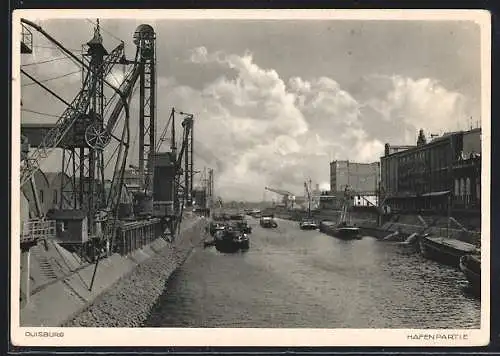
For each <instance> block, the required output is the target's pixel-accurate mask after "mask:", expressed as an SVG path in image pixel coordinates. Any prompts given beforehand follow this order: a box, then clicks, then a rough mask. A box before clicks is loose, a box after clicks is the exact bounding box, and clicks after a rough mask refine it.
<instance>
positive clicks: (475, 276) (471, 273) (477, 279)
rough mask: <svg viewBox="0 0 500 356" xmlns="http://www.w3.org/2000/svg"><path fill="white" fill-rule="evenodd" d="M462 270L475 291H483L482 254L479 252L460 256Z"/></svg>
mask: <svg viewBox="0 0 500 356" xmlns="http://www.w3.org/2000/svg"><path fill="white" fill-rule="evenodd" d="M460 270H461V271H462V272H463V273H464V275H465V277H466V278H467V281H469V285H470V286H471V287H472V288H473V289H474V290H475V291H481V256H480V255H479V254H474V255H465V256H462V257H460Z"/></svg>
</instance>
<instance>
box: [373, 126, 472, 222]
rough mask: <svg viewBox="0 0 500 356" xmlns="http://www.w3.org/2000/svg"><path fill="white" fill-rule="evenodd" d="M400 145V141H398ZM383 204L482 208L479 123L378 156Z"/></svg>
mask: <svg viewBox="0 0 500 356" xmlns="http://www.w3.org/2000/svg"><path fill="white" fill-rule="evenodd" d="M397 147H399V146H397ZM381 165H382V184H381V185H382V187H381V188H382V192H383V199H384V205H387V206H389V207H390V208H391V210H392V211H426V210H427V211H434V212H436V211H438V212H440V213H443V214H446V213H447V210H448V205H449V203H450V200H449V198H451V207H452V210H453V211H454V212H458V211H461V212H468V213H476V214H477V213H480V204H481V129H480V128H476V129H472V130H469V131H458V132H450V133H446V134H444V135H443V136H440V137H436V138H434V139H432V140H431V141H430V142H426V140H422V141H421V142H418V144H417V146H413V147H404V149H400V150H394V149H393V146H391V145H389V144H386V149H385V155H384V156H383V157H381Z"/></svg>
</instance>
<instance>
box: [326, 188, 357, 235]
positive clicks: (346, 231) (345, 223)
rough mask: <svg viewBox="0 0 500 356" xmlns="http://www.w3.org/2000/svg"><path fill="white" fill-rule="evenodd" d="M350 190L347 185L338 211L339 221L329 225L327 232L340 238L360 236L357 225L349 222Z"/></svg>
mask: <svg viewBox="0 0 500 356" xmlns="http://www.w3.org/2000/svg"><path fill="white" fill-rule="evenodd" d="M351 194H352V192H351V191H350V190H349V188H348V187H346V188H345V191H344V202H343V204H342V211H341V212H340V217H339V221H338V223H337V225H336V226H334V227H330V228H329V229H328V230H329V232H330V233H331V234H332V235H333V236H335V237H337V238H340V239H344V240H350V239H357V238H360V236H361V235H360V230H359V227H357V226H354V225H353V224H352V223H351V215H350V213H349V206H350V204H351Z"/></svg>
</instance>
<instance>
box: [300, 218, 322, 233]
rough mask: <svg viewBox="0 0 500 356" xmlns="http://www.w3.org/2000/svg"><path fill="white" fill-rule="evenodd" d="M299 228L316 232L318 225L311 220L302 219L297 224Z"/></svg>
mask: <svg viewBox="0 0 500 356" xmlns="http://www.w3.org/2000/svg"><path fill="white" fill-rule="evenodd" d="M299 227H300V229H301V230H316V229H317V228H318V224H316V222H315V221H314V220H313V219H302V221H301V222H300V223H299Z"/></svg>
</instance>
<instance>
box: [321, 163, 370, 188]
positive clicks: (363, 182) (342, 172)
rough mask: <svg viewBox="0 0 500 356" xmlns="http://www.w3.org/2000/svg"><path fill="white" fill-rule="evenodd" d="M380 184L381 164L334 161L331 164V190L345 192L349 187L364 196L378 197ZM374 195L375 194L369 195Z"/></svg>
mask: <svg viewBox="0 0 500 356" xmlns="http://www.w3.org/2000/svg"><path fill="white" fill-rule="evenodd" d="M379 182H380V163H379V162H374V163H356V162H349V161H333V162H331V163H330V190H331V191H332V193H335V192H343V191H344V190H345V187H346V186H349V188H350V189H352V190H353V191H354V192H359V193H360V194H362V195H376V194H375V192H376V191H377V189H378V185H379ZM368 193H373V194H368Z"/></svg>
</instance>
